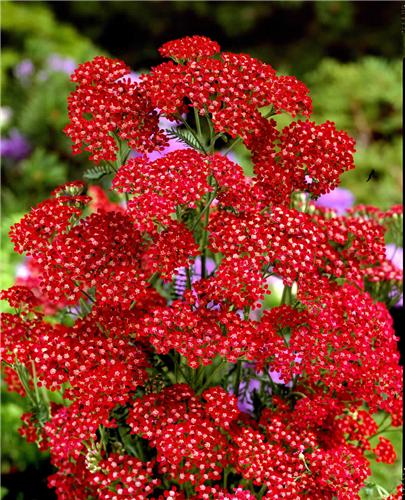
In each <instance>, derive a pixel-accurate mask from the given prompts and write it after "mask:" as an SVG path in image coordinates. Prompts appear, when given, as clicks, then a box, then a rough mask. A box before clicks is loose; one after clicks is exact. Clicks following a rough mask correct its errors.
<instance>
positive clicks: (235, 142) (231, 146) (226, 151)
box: [223, 137, 242, 156]
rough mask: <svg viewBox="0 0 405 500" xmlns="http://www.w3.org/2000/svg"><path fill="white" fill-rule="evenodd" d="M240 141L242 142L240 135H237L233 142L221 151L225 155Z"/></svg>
mask: <svg viewBox="0 0 405 500" xmlns="http://www.w3.org/2000/svg"><path fill="white" fill-rule="evenodd" d="M240 142H242V137H237V138H236V139H235V140H234V141H233V143H232V144H231V145H230V146H229V148H228V149H226V150H225V152H224V153H223V155H224V156H226V155H227V154H228V153H229V152H230V151H232V149H233V148H234V147H235V146H237V145H238V144H239V143H240Z"/></svg>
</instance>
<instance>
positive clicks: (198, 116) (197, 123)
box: [193, 108, 202, 141]
mask: <svg viewBox="0 0 405 500" xmlns="http://www.w3.org/2000/svg"><path fill="white" fill-rule="evenodd" d="M193 111H194V119H195V125H196V127H197V135H198V138H199V139H200V140H201V141H202V133H201V122H200V115H199V114H198V111H197V109H196V108H193Z"/></svg>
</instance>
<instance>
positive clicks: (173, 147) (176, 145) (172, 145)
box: [129, 139, 189, 161]
mask: <svg viewBox="0 0 405 500" xmlns="http://www.w3.org/2000/svg"><path fill="white" fill-rule="evenodd" d="M179 149H189V147H188V146H187V145H186V144H184V143H183V142H180V141H177V140H176V139H169V144H168V146H167V147H166V148H165V149H163V151H152V153H149V154H147V157H148V160H150V161H155V160H159V159H160V158H163V156H165V155H167V153H172V152H173V151H178V150H179ZM139 156H142V155H141V153H138V151H134V150H133V151H131V153H130V155H129V157H130V158H138V157H139Z"/></svg>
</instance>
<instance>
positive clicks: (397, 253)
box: [385, 243, 404, 307]
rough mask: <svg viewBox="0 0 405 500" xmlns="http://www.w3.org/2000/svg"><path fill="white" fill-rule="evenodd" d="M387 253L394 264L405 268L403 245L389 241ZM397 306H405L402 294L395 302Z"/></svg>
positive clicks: (386, 247) (399, 267) (386, 248)
mask: <svg viewBox="0 0 405 500" xmlns="http://www.w3.org/2000/svg"><path fill="white" fill-rule="evenodd" d="M385 254H386V256H387V259H388V260H390V261H391V262H392V263H393V264H394V266H396V267H397V268H398V269H402V270H403V269H404V249H403V248H401V247H397V246H396V245H394V244H393V243H389V244H388V245H386V246H385ZM395 306H396V307H402V306H403V295H401V298H400V299H399V301H398V302H397V303H396V304H395Z"/></svg>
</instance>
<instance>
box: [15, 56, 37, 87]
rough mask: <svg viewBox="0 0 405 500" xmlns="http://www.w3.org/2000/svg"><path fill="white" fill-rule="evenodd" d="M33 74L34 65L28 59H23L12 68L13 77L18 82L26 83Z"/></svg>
mask: <svg viewBox="0 0 405 500" xmlns="http://www.w3.org/2000/svg"><path fill="white" fill-rule="evenodd" d="M33 72H34V65H33V63H32V61H31V60H30V59H23V60H22V61H21V62H20V63H18V64H17V66H16V67H15V68H14V75H15V76H16V78H17V79H18V80H20V82H23V83H24V82H26V81H27V80H28V79H29V78H30V76H31V75H32V74H33Z"/></svg>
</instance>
